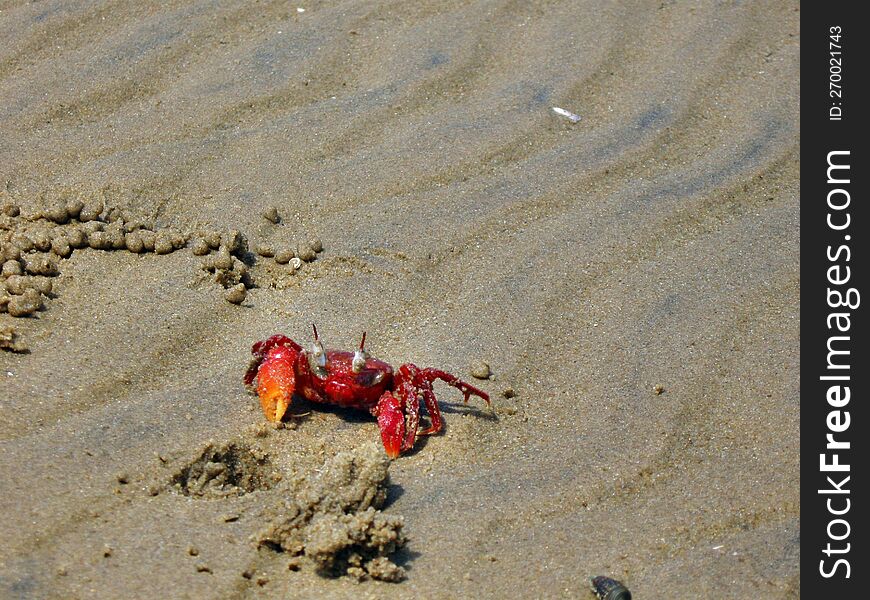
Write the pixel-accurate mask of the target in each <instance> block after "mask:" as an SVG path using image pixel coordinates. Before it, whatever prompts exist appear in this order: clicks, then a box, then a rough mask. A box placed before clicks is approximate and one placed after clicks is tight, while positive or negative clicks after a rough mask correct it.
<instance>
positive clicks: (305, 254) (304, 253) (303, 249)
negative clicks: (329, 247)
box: [296, 242, 317, 262]
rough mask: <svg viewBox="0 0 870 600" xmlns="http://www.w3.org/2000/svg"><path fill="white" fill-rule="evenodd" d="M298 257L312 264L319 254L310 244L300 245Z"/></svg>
mask: <svg viewBox="0 0 870 600" xmlns="http://www.w3.org/2000/svg"><path fill="white" fill-rule="evenodd" d="M296 256H298V257H299V258H301V259H302V260H304V261H305V262H311V261H312V260H314V259H315V258H317V253H316V252H315V251H314V248H312V247H311V245H310V244H309V243H308V242H305V243H302V244H299V247H298V248H297V250H296Z"/></svg>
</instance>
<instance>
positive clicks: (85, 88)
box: [0, 0, 800, 599]
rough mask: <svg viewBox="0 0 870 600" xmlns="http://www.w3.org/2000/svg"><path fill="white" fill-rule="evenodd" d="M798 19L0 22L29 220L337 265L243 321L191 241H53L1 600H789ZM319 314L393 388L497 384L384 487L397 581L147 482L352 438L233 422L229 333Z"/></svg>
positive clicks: (240, 510) (7, 149)
mask: <svg viewBox="0 0 870 600" xmlns="http://www.w3.org/2000/svg"><path fill="white" fill-rule="evenodd" d="M297 6H300V7H303V8H304V9H305V10H304V12H298V11H297V10H296V9H297ZM798 21H799V14H798V12H797V3H794V2H773V3H767V2H765V3H761V2H750V3H743V2H715V3H681V2H667V1H666V2H639V3H623V4H620V5H618V6H617V5H615V4H613V3H595V2H532V1H525V2H505V1H484V2H473V3H471V2H438V1H427V2H402V1H393V2H388V1H379V2H351V1H346V2H309V1H304V2H303V1H301V0H300V2H298V3H297V4H294V3H290V4H288V3H286V2H237V3H234V2H219V1H218V2H208V1H204V2H190V3H175V2H170V3H166V2H137V3H128V2H98V3H90V2H66V1H59V0H57V1H46V2H35V3H12V2H2V3H0V39H2V44H0V184H2V183H3V182H6V188H5V189H6V191H7V192H8V193H9V194H13V195H14V196H15V197H16V198H18V199H19V202H20V203H22V208H28V207H27V206H26V204H27V203H28V202H32V203H37V202H38V198H39V197H40V194H41V193H43V192H46V191H47V190H57V189H63V190H70V192H71V193H77V194H85V195H87V194H90V193H92V192H93V193H97V192H98V191H100V190H102V193H105V194H107V196H108V197H110V198H111V199H112V201H113V202H114V203H115V204H116V205H117V206H119V207H121V208H122V209H123V210H125V211H127V212H129V213H132V214H140V215H147V216H149V217H151V218H153V219H155V220H156V223H157V224H158V225H159V226H162V227H175V228H178V229H185V228H190V227H192V226H193V225H200V224H202V225H209V226H214V227H220V228H227V227H237V228H239V229H241V230H242V231H243V232H244V233H245V234H246V235H247V236H248V237H249V238H250V239H251V240H252V242H253V241H255V240H257V239H258V238H259V237H268V236H270V235H284V234H283V233H279V234H276V233H275V232H274V230H273V229H270V228H274V226H272V225H271V224H269V223H268V222H267V221H266V220H264V219H263V217H262V216H261V214H262V212H263V211H264V209H266V208H267V207H268V206H271V205H274V206H277V207H278V209H279V211H280V213H281V214H282V215H283V217H284V224H283V226H282V227H283V229H281V231H283V232H289V233H288V235H289V234H292V235H296V234H299V235H317V236H319V237H320V238H321V239H322V240H323V245H324V247H325V251H324V252H323V254H322V255H321V257H320V258H319V259H318V260H317V261H316V262H314V263H311V264H310V265H307V266H306V267H305V268H304V269H303V271H302V272H301V273H300V274H299V275H298V276H297V278H296V279H294V280H293V283H292V285H286V286H275V287H270V286H268V285H262V286H261V287H258V288H255V289H253V290H251V291H250V293H249V294H248V297H247V300H246V302H245V304H244V305H243V306H234V305H231V304H229V303H227V302H225V301H224V300H223V298H222V294H223V290H222V289H221V288H219V286H214V285H200V284H199V283H198V282H197V279H196V278H197V274H198V273H199V272H200V269H199V263H200V262H201V260H200V259H199V258H198V257H195V256H193V255H192V254H191V253H190V251H189V250H186V251H180V252H176V253H174V254H171V255H167V256H156V255H154V254H145V255H135V254H132V253H128V252H102V251H97V250H81V251H76V252H75V253H74V254H73V256H72V257H71V258H70V259H69V260H65V261H63V262H62V264H61V272H62V274H61V276H60V277H59V278H57V279H55V285H54V289H55V294H56V298H55V299H53V300H51V301H50V302H49V305H48V307H47V310H46V311H44V312H41V313H39V315H38V317H37V318H31V319H15V320H13V319H11V317H9V316H8V315H0V320H2V321H3V323H4V324H8V323H12V324H14V325H15V326H16V327H17V329H18V332H19V334H20V336H21V339H22V340H23V341H24V343H26V344H27V346H28V347H29V348H30V350H31V353H30V354H12V353H9V352H0V368H2V372H0V376H2V387H0V481H2V488H3V491H2V494H0V514H2V515H3V518H2V519H0V537H2V539H3V540H4V542H3V544H2V546H0V596H2V597H4V598H5V597H8V598H46V597H66V598H69V597H82V598H84V597H100V598H110V597H119V596H126V597H151V596H154V597H158V596H160V597H191V598H204V597H248V596H251V597H254V596H255V597H268V598H271V597H274V598H279V597H280V598H288V597H297V598H360V597H369V596H370V597H375V598H391V599H393V598H421V597H427V598H501V597H507V596H508V595H510V596H511V597H529V598H530V597H539V598H586V597H588V596H586V595H585V594H587V592H585V591H584V590H585V585H586V584H585V582H584V579H585V578H586V577H588V576H590V575H598V574H608V575H611V576H614V577H617V578H619V579H621V580H623V581H624V582H625V583H626V584H627V585H628V586H629V588H630V589H631V590H632V591H633V592H634V593H635V596H636V597H637V598H668V597H669V598H687V597H710V598H758V597H760V596H763V597H765V598H789V597H798V596H799V595H800V586H799V566H798V558H799V537H800V503H799V494H798V491H799V490H798V488H799V471H798V467H799V459H798V446H799V435H798V421H799V386H798V366H799V353H798V340H799V337H798V330H799V328H798V323H799V322H798V317H799V287H800V279H799V270H798V266H799V254H798V241H799V220H798V208H799V183H798V174H799V154H798V148H799V140H800V129H799V98H798V83H799V71H798V63H799V60H798V59H799V39H800V37H799V35H800V32H799V26H798ZM553 106H558V107H563V108H565V109H567V110H570V111H572V112H575V113H578V114H580V115H581V116H582V121H580V122H579V123H577V124H572V123H571V122H570V121H569V120H568V119H566V118H565V117H561V116H559V115H556V114H555V113H553V112H552V110H551V107H553ZM278 288H282V289H278ZM313 321H316V322H317V323H318V325H319V327H320V330H321V333H322V335H323V337H324V338H325V340H326V342H327V345H329V346H334V347H353V345H354V344H356V343H357V340H358V339H359V335H360V333H361V332H362V331H363V330H366V331H368V340H369V342H368V346H369V349H370V350H371V351H372V352H373V353H375V354H376V355H377V356H379V357H381V358H383V359H385V360H388V361H390V362H392V363H393V364H398V363H401V362H404V361H413V362H415V363H417V364H421V365H431V366H439V367H442V368H445V369H447V370H450V371H453V372H455V373H457V374H462V375H463V376H465V377H468V366H469V365H470V364H471V363H472V361H474V360H475V359H483V360H486V361H487V362H489V363H490V364H491V365H492V368H493V371H494V374H495V379H494V380H492V381H488V382H484V383H483V384H482V386H483V387H484V388H485V389H487V390H488V391H489V392H490V393H491V394H492V395H493V399H494V402H493V404H494V406H495V412H494V414H492V413H490V412H488V411H487V410H486V409H485V408H484V407H483V406H481V405H480V403H475V402H472V404H471V405H470V407H469V408H465V407H463V406H462V403H461V401H460V400H461V395H460V394H458V393H457V392H456V391H455V390H452V389H450V388H446V387H445V388H438V392H439V396H440V398H441V399H442V401H443V402H444V403H445V405H446V406H445V418H446V423H447V428H446V430H445V433H444V434H443V435H440V436H436V437H432V438H430V439H426V440H423V441H421V442H420V443H419V444H418V449H417V451H416V452H414V453H411V454H409V455H407V456H403V457H402V458H401V459H399V460H398V461H395V462H394V463H393V465H392V467H391V469H390V473H391V480H392V484H393V487H392V488H391V491H390V503H389V505H388V507H387V508H386V509H385V510H386V512H388V513H395V514H402V515H404V517H405V533H406V534H407V536H408V538H409V543H408V546H407V548H406V550H405V551H404V553H403V554H402V555H401V556H400V557H399V560H400V562H401V564H403V565H404V567H405V568H406V569H407V573H408V579H407V580H406V581H405V582H403V583H400V584H390V583H382V582H371V581H367V582H363V583H361V584H356V583H354V582H352V581H351V580H349V579H348V578H341V579H324V578H321V577H319V576H317V575H315V574H314V573H313V572H312V571H311V570H307V569H302V570H300V571H298V572H291V571H289V570H287V568H286V561H282V559H281V557H280V555H277V556H274V555H263V553H262V550H261V551H258V550H257V549H256V548H255V547H254V545H253V544H252V543H251V541H250V539H251V536H255V535H256V533H257V532H258V531H260V529H261V528H262V526H263V525H264V524H263V523H260V522H258V521H257V518H256V516H255V515H257V514H259V512H258V511H259V509H260V508H261V507H262V506H263V505H264V504H267V503H271V504H274V503H276V502H278V501H280V500H281V499H280V498H275V497H274V494H272V493H271V492H270V491H268V490H261V491H256V492H255V493H249V494H245V495H243V496H238V497H229V498H213V499H194V498H190V497H186V496H183V495H179V494H176V493H174V492H172V491H171V490H167V489H162V488H161V489H156V490H155V489H151V488H154V486H157V487H158V488H159V486H161V485H163V484H166V483H168V482H169V480H170V479H171V477H172V476H173V473H174V472H175V469H177V468H178V465H179V464H184V461H188V460H192V459H194V458H196V456H197V453H198V452H199V450H200V449H201V448H202V446H203V444H204V443H205V442H206V441H207V440H209V439H212V440H215V441H216V443H228V442H229V441H230V440H235V439H241V440H243V441H244V442H245V443H248V444H252V445H254V446H256V447H257V448H259V449H260V450H262V451H263V452H265V453H268V454H269V456H270V457H271V460H272V461H273V463H274V464H275V465H276V466H277V467H278V468H281V469H284V471H285V472H286V473H293V472H295V473H297V474H304V473H307V472H310V471H311V470H312V469H315V468H317V467H318V466H319V465H321V464H322V463H323V460H324V459H325V458H326V457H329V456H332V455H334V454H335V453H336V452H338V451H340V450H343V449H347V448H353V447H356V446H358V445H359V444H361V443H362V442H364V441H365V440H368V439H376V438H377V428H376V425H375V423H374V422H373V420H372V419H370V418H368V417H367V416H366V415H365V414H360V415H357V414H351V413H345V412H341V411H325V412H314V413H313V414H311V415H309V416H308V417H306V418H304V419H301V420H299V421H298V427H297V428H296V429H295V430H289V429H288V430H280V431H260V432H259V433H258V430H257V427H258V426H259V425H260V423H261V422H262V420H263V417H262V414H261V413H260V412H259V409H258V408H257V403H256V399H255V398H254V397H252V396H250V395H249V394H248V393H247V392H246V391H245V389H244V387H243V386H242V384H241V377H242V374H243V373H244V370H245V368H246V367H247V361H248V357H249V347H250V343H251V342H253V341H254V340H257V339H261V338H263V337H265V336H267V335H269V334H271V333H273V332H276V331H282V332H285V333H287V334H289V335H291V336H292V337H294V338H296V339H299V340H304V339H307V338H308V335H309V334H308V331H309V324H310V323H311V322H313ZM657 385H660V386H662V387H663V389H664V391H663V393H661V394H656V393H655V392H654V388H655V386H657ZM508 387H510V388H513V389H514V390H515V392H516V394H517V395H516V397H514V398H511V399H505V398H503V397H502V395H501V392H502V391H503V390H504V389H506V388H508ZM263 436H264V437H263ZM156 453H159V454H160V455H161V456H162V457H163V459H164V460H165V461H166V464H165V466H164V463H163V461H161V460H160V459H159V458H157V457H156V456H155V454H156ZM119 475H120V476H121V477H120V478H121V479H126V480H127V483H121V482H119V481H118V479H119ZM149 489H150V491H157V492H158V493H157V495H156V496H151V495H149V494H150V491H149ZM228 514H229V515H230V516H232V515H233V514H235V515H237V517H238V518H237V519H234V520H230V521H227V519H226V516H227V515H228ZM191 546H193V547H194V548H195V550H196V551H197V553H198V555H197V556H196V557H193V556H191V555H190V552H189V548H190V547H191ZM107 554H108V556H107ZM200 563H204V564H206V565H207V566H208V568H209V570H210V571H211V572H207V571H202V572H200V571H198V570H197V565H199V564H200ZM248 568H254V569H255V570H256V573H258V574H262V577H264V578H266V579H267V580H268V581H265V582H263V585H258V583H257V581H256V579H257V577H254V578H252V579H246V578H244V577H242V575H241V573H242V572H243V571H245V570H246V569H248Z"/></svg>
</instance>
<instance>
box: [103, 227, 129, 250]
mask: <svg viewBox="0 0 870 600" xmlns="http://www.w3.org/2000/svg"><path fill="white" fill-rule="evenodd" d="M105 233H106V237H107V238H108V240H109V248H111V249H112V250H122V249H124V248H126V247H127V242H126V240H125V239H124V227H123V225H122V224H120V223H111V224H110V225H108V226H107V227H106V229H105Z"/></svg>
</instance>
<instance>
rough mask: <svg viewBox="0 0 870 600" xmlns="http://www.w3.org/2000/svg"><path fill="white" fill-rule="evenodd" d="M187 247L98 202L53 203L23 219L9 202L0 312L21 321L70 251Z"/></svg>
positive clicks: (2, 213) (0, 235) (48, 291)
mask: <svg viewBox="0 0 870 600" xmlns="http://www.w3.org/2000/svg"><path fill="white" fill-rule="evenodd" d="M186 244H187V240H186V238H185V237H184V236H183V235H181V234H179V233H177V232H172V231H168V230H164V231H154V230H153V228H152V227H149V226H147V225H146V224H144V223H141V222H136V221H125V220H124V218H123V217H122V215H121V212H120V210H118V209H117V208H109V209H108V210H107V208H106V206H105V203H104V201H103V200H102V199H101V198H92V199H86V200H81V199H78V198H74V199H68V200H60V199H55V200H52V201H50V202H48V204H47V205H46V207H45V208H44V209H43V210H41V211H37V212H35V213H33V214H30V215H27V216H24V215H22V214H21V209H20V208H19V207H18V206H17V205H16V204H14V203H11V202H7V203H6V204H4V205H3V206H2V207H0V263H2V267H0V269H2V270H0V273H2V277H3V279H4V283H3V287H4V288H5V293H2V290H0V311H2V312H8V313H9V314H10V315H12V316H13V317H27V316H30V315H32V314H33V313H35V312H36V311H38V310H40V309H41V308H43V305H44V300H45V299H47V298H50V297H51V295H52V285H51V281H50V280H49V279H48V278H50V277H55V276H57V275H59V274H60V270H59V268H58V261H60V260H62V259H65V258H69V256H70V255H71V254H72V253H73V251H74V250H77V249H81V248H93V249H95V250H129V251H130V252H135V253H141V252H154V253H156V254H168V253H170V252H173V251H175V250H178V249H180V248H183V247H184V246H185V245H186Z"/></svg>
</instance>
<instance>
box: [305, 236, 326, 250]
mask: <svg viewBox="0 0 870 600" xmlns="http://www.w3.org/2000/svg"><path fill="white" fill-rule="evenodd" d="M308 244H309V245H310V246H311V248H312V249H313V250H314V251H315V252H323V242H322V241H320V238H313V239H312V240H311V241H310V242H308Z"/></svg>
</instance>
